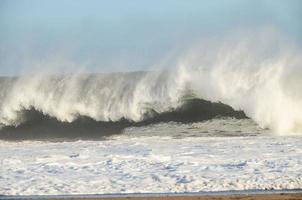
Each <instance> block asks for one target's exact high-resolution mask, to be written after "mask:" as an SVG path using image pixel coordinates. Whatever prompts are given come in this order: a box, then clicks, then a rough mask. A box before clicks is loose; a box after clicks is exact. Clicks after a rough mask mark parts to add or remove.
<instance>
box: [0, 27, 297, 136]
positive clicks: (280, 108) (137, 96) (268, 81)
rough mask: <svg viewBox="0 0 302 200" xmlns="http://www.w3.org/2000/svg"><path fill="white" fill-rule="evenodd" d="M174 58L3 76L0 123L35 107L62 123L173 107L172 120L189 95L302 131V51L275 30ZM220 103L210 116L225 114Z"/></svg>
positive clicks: (148, 114) (141, 117)
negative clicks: (161, 63)
mask: <svg viewBox="0 0 302 200" xmlns="http://www.w3.org/2000/svg"><path fill="white" fill-rule="evenodd" d="M259 44H261V45H259ZM174 62H175V63H176V64H175V67H174V68H169V69H166V70H156V71H153V72H133V73H111V74H83V73H74V74H69V75H56V76H55V75H49V74H45V73H35V74H31V75H27V76H22V77H16V78H4V77H3V78H1V79H0V102H1V105H0V124H1V126H2V129H3V128H7V127H20V126H21V125H24V124H26V123H27V122H28V121H30V120H29V119H30V117H28V112H30V113H31V112H32V111H34V112H35V113H39V115H41V116H40V117H42V116H46V117H47V118H49V119H51V120H55V121H56V123H62V124H72V123H73V124H74V122H75V123H77V122H78V121H79V120H82V119H83V118H85V119H86V118H87V119H89V120H92V121H95V122H102V123H103V122H109V123H113V122H121V121H127V123H139V122H142V121H148V119H154V118H156V117H154V116H165V113H173V114H170V115H169V117H167V120H170V119H171V121H173V120H172V119H173V117H174V118H175V116H176V115H175V111H178V110H179V108H181V107H182V106H183V105H186V102H187V100H188V99H189V100H190V99H205V100H208V101H211V102H222V103H225V104H227V105H230V106H232V108H234V109H236V110H243V111H244V112H245V114H246V115H247V116H248V117H250V118H252V119H253V120H254V121H256V122H257V123H258V124H259V125H260V126H261V127H263V128H269V129H272V130H273V132H276V133H282V134H288V133H300V132H302V115H301V110H302V92H301V91H302V68H301V67H302V54H301V51H300V49H298V48H297V47H295V46H294V45H291V44H290V43H289V42H288V41H286V40H285V39H283V38H282V37H281V36H280V35H278V34H276V33H275V32H273V31H268V32H261V33H257V34H255V33H240V34H237V35H236V34H235V35H231V36H229V37H226V38H223V39H215V40H206V41H201V42H200V43H196V45H195V46H194V47H193V48H191V50H189V51H188V52H187V53H183V54H182V55H181V56H179V55H178V56H177V58H174ZM211 105H213V104H211ZM217 106H218V105H215V106H214V107H212V109H210V111H211V112H213V113H214V114H212V115H211V117H214V116H215V115H221V113H224V112H220V110H219V109H218V110H219V112H216V111H217V110H215V109H216V108H217ZM201 107H202V108H206V107H207V106H201ZM218 107H219V106H218ZM197 110H198V109H197ZM199 111H200V112H197V113H198V114H196V115H197V116H208V114H204V112H205V111H204V110H202V109H201V110H199ZM232 112H233V113H232V114H230V116H235V115H236V114H234V112H235V111H234V110H232ZM35 115H36V114H35ZM171 116H172V117H171ZM186 117H188V115H187V114H185V115H183V116H180V117H179V118H181V119H182V121H186V120H185V119H186ZM197 118H198V117H197ZM208 118H210V117H206V118H204V117H200V119H201V120H202V119H208ZM48 121H49V120H48ZM188 121H190V120H188Z"/></svg>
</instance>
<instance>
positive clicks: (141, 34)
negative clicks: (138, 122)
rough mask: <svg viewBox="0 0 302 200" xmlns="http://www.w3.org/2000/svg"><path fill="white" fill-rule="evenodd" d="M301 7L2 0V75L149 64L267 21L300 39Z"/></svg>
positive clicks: (232, 1)
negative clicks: (64, 67) (203, 40)
mask: <svg viewBox="0 0 302 200" xmlns="http://www.w3.org/2000/svg"><path fill="white" fill-rule="evenodd" d="M301 10H302V1H299V0H206V1H200V0H190V1H186V0H182V1H180V0H179V1H177V0H164V1H162V0H152V1H142V0H132V1H124V0H112V1H102V0H100V1H96V0H91V1H84V0H79V1H72V0H63V1H62V0H45V1H39V0H29V1H25V0H24V1H17V0H1V1H0V75H16V74H19V73H21V72H22V71H24V70H27V69H30V68H32V67H33V68H38V69H39V68H44V67H45V68H46V67H50V68H51V67H58V66H59V65H69V64H70V65H69V66H68V67H69V70H73V69H75V70H76V69H77V68H81V67H84V68H85V69H86V70H88V71H133V70H147V69H149V68H150V67H152V66H154V65H156V64H158V63H160V62H161V61H162V60H163V59H164V58H165V56H167V55H169V53H171V52H173V51H175V50H179V49H182V48H186V47H187V46H190V44H192V43H194V41H196V40H199V39H200V38H207V37H213V36H216V37H220V36H223V35H224V34H225V33H227V32H229V31H232V30H236V29H243V30H252V29H257V28H261V27H266V26H270V27H273V28H274V29H276V30H278V32H280V33H281V34H282V35H284V36H285V37H286V38H288V39H289V40H291V41H293V42H294V43H296V44H297V46H300V47H301V45H302V25H301V24H302V23H301V19H302V12H301ZM62 63H63V64H62ZM66 63H67V64H66ZM56 65H58V66H56Z"/></svg>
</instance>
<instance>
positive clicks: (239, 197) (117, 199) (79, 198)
mask: <svg viewBox="0 0 302 200" xmlns="http://www.w3.org/2000/svg"><path fill="white" fill-rule="evenodd" d="M2 199H11V200H13V199H30V200H33V199H44V200H51V199H64V200H99V199H105V200H302V193H275V194H222V195H221V194H219V195H212V194H209V195H198V194H196V195H195V194H188V195H187V194H183V195H181V194H179V195H165V194H160V195H145V196H144V195H116V196H114V195H113V196H111V195H109V196H107V195H67V196H64V195H63V196H61V195H58V196H56V195H54V196H0V200H2Z"/></svg>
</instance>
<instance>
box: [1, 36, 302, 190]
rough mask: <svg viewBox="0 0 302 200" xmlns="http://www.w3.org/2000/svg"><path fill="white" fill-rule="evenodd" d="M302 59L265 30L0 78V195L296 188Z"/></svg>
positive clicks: (300, 179)
mask: <svg viewBox="0 0 302 200" xmlns="http://www.w3.org/2000/svg"><path fill="white" fill-rule="evenodd" d="M259 44H261V45H259ZM42 64H43V62H42ZM53 67H54V68H55V67H56V66H53ZM301 67H302V52H301V49H300V48H299V47H298V46H297V45H295V44H294V43H292V42H291V41H289V40H288V39H286V38H284V37H283V36H282V35H280V34H279V33H278V32H276V31H274V30H266V31H260V32H242V31H241V32H235V33H231V34H230V35H228V36H226V37H223V38H221V37H219V38H218V37H217V38H216V37H213V38H207V39H206V40H200V41H197V42H195V43H194V45H192V46H191V47H190V48H182V49H181V50H178V51H176V52H172V53H171V54H169V55H168V56H167V58H165V59H163V61H162V62H161V63H159V64H158V65H156V66H154V67H153V68H152V70H150V71H137V72H112V73H91V72H86V71H85V70H79V71H74V72H72V73H54V72H53V70H52V69H50V68H48V67H46V68H45V70H42V71H41V70H40V71H34V72H32V73H25V74H21V75H20V76H16V77H0V163H1V169H0V195H33V194H50V195H51V194H83V193H85V194H112V193H159V192H161V193H164V192H202V191H229V190H251V189H252V190H285V189H301V188H302V173H301V172H302V168H301V167H302V149H301V146H302V140H301V132H302V114H301V110H302V92H301V91H302V68H301Z"/></svg>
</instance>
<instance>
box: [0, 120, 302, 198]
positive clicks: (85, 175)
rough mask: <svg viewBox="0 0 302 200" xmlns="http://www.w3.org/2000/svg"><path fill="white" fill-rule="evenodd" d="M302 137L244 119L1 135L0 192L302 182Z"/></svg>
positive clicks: (291, 185) (275, 186) (273, 186)
mask: <svg viewBox="0 0 302 200" xmlns="http://www.w3.org/2000/svg"><path fill="white" fill-rule="evenodd" d="M301 145H302V140H301V137H299V136H286V137H285V136H275V135H273V134H272V133H270V131H269V130H265V129H262V128H260V127H259V126H258V125H257V124H255V123H254V122H253V121H252V120H250V119H241V120H238V119H234V118H224V119H212V120H209V121H204V122H196V123H188V124H182V123H176V122H172V123H159V124H154V125H147V126H142V127H129V128H126V129H125V130H124V131H123V133H122V134H119V135H113V136H107V137H106V138H103V139H101V140H95V141H93V140H88V141H87V140H78V141H65V142H49V141H30V140H29V141H28V140H26V141H18V142H15V141H1V144H0V155H1V157H0V159H1V160H0V161H1V175H0V191H1V194H4V195H36V194H40V195H57V194H61V195H62V194H116V193H170V192H172V193H174V192H205V191H229V190H285V189H299V188H301V186H302V173H301V172H302V149H301Z"/></svg>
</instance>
